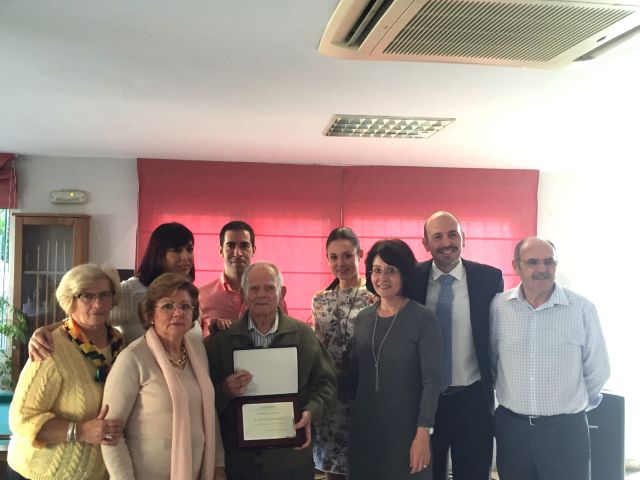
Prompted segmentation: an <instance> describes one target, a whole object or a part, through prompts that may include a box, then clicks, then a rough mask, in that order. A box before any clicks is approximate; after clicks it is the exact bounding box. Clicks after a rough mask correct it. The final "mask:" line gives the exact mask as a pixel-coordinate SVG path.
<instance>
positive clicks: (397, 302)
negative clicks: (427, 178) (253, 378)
mask: <svg viewBox="0 0 640 480" xmlns="http://www.w3.org/2000/svg"><path fill="white" fill-rule="evenodd" d="M415 264H416V259H415V257H414V255H413V252H412V251H411V249H410V248H409V246H408V245H407V244H406V243H404V242H403V241H402V240H381V241H379V242H376V243H375V244H374V245H373V247H372V248H371V250H370V251H369V253H368V254H367V257H366V260H365V266H366V269H367V278H366V284H367V288H368V289H369V291H371V292H373V293H375V294H376V295H377V296H378V297H379V298H380V301H379V302H377V303H375V304H374V305H372V306H371V307H368V308H366V309H364V310H362V311H361V312H360V313H359V314H358V316H357V317H356V320H355V345H354V349H353V352H352V355H351V364H350V366H349V371H348V375H346V376H345V377H344V382H345V386H351V388H352V391H355V397H354V400H353V404H352V409H351V413H352V416H351V430H350V436H349V478H351V479H365V478H366V479H380V480H389V479H393V480H402V479H421V480H422V479H431V478H432V472H431V466H430V439H429V432H430V428H431V427H433V423H434V419H435V411H436V407H437V403H438V395H439V392H440V368H441V366H440V362H441V359H440V355H441V350H442V344H441V339H440V330H439V328H438V325H437V323H436V320H435V317H434V315H433V313H431V312H429V311H428V310H427V309H426V308H425V307H424V306H423V305H421V304H419V303H418V302H416V301H415V300H412V298H415V297H416V294H415V293H414V292H413V291H412V289H413V288H415V287H414V286H415V281H414V276H415Z"/></svg>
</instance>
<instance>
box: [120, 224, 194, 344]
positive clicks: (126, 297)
mask: <svg viewBox="0 0 640 480" xmlns="http://www.w3.org/2000/svg"><path fill="white" fill-rule="evenodd" d="M163 273H180V274H182V275H186V276H187V277H189V279H190V280H191V281H193V280H194V279H195V267H194V265H193V233H191V230H189V229H188V228H187V227H185V226H184V225H182V224H181V223H177V222H171V223H163V224H162V225H160V226H158V227H157V228H156V229H155V230H154V231H153V233H152V234H151V237H150V238H149V243H147V248H146V250H145V252H144V255H143V256H142V260H141V261H140V266H139V267H138V270H137V272H136V275H135V276H133V277H131V278H129V279H127V280H125V281H123V282H122V283H121V287H122V301H121V302H120V305H118V306H117V307H116V308H114V309H113V310H112V311H111V315H110V317H109V319H110V321H111V324H112V325H114V326H116V327H118V328H119V329H120V330H121V331H122V335H123V337H124V339H125V341H126V342H127V345H128V344H130V343H131V342H132V341H133V340H135V339H136V338H138V337H140V336H142V335H143V334H144V328H143V326H142V322H141V319H140V316H139V312H138V304H139V303H140V301H141V300H142V298H143V297H144V295H145V293H146V292H147V287H149V285H150V284H151V282H153V281H154V280H155V279H156V278H157V277H159V276H160V275H162V274H163Z"/></svg>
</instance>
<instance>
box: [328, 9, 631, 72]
mask: <svg viewBox="0 0 640 480" xmlns="http://www.w3.org/2000/svg"><path fill="white" fill-rule="evenodd" d="M630 1H631V2H633V1H640V0H630ZM638 25H640V7H639V6H638V5H619V4H617V5H614V4H607V3H602V2H597V1H596V2H595V3H582V2H572V1H555V0H493V1H481V0H370V1H367V0H341V2H340V3H339V4H338V7H337V8H336V11H335V12H334V15H333V17H332V18H331V21H330V22H329V25H328V26H327V29H326V30H325V33H324V35H323V37H322V40H321V42H320V48H319V50H320V52H321V53H323V54H326V55H330V56H337V57H342V58H352V59H368V60H406V61H440V62H457V63H481V64H491V65H513V66H532V67H554V66H561V65H565V64H567V63H569V62H572V61H573V60H575V59H576V58H578V57H580V56H582V55H584V54H586V53H587V52H589V51H591V50H593V49H595V48H598V47H601V46H602V45H604V44H606V42H608V41H610V40H612V39H614V38H615V37H618V36H620V35H622V34H624V33H625V32H627V31H629V30H631V29H633V28H636V27H637V26H638Z"/></svg>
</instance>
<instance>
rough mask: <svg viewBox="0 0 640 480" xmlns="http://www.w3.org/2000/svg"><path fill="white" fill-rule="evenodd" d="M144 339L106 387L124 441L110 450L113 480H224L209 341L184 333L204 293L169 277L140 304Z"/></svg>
mask: <svg viewBox="0 0 640 480" xmlns="http://www.w3.org/2000/svg"><path fill="white" fill-rule="evenodd" d="M140 311H141V316H142V318H143V323H144V327H145V328H146V329H147V331H146V333H145V335H144V336H143V337H141V338H139V339H137V340H135V341H134V342H133V343H131V345H129V346H128V347H127V348H126V349H125V350H124V351H123V352H122V353H121V354H120V357H119V358H118V362H116V364H115V365H114V367H113V369H112V371H111V373H110V375H109V378H108V381H107V383H106V385H105V391H104V400H103V402H104V404H108V405H109V413H108V417H107V418H113V419H118V420H122V421H123V422H124V439H123V440H121V441H120V442H119V443H118V444H117V445H103V447H102V454H103V457H104V461H105V464H106V466H107V470H108V471H109V475H110V478H111V479H112V480H119V479H127V480H128V479H133V478H135V479H148V478H153V479H154V480H161V479H167V480H168V479H170V478H171V479H186V480H188V479H193V480H212V479H214V478H215V480H221V479H222V480H224V479H226V475H225V471H224V450H223V446H222V440H221V438H220V429H219V425H218V419H217V415H216V412H215V408H214V405H215V402H214V390H213V386H212V384H211V380H210V378H209V373H208V363H207V357H206V353H205V350H204V347H203V345H202V341H201V340H199V339H197V338H192V337H191V336H190V335H185V334H186V333H187V331H188V330H189V329H190V328H191V326H192V325H193V322H194V321H196V320H197V318H198V312H199V306H198V289H197V288H196V287H195V286H194V285H193V284H192V283H191V281H190V280H189V278H187V277H185V276H184V275H180V274H175V273H165V274H163V275H160V276H159V277H158V278H156V279H155V280H154V281H153V282H152V283H151V285H149V289H148V291H147V294H146V296H145V298H144V299H143V301H142V302H141V304H140Z"/></svg>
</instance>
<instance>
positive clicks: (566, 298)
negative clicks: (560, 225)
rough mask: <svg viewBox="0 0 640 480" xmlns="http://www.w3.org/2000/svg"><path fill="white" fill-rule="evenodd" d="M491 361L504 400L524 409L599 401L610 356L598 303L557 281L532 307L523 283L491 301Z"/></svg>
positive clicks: (544, 410) (571, 409) (563, 408)
mask: <svg viewBox="0 0 640 480" xmlns="http://www.w3.org/2000/svg"><path fill="white" fill-rule="evenodd" d="M490 312H491V313H490V315H491V317H490V318H491V361H492V367H493V374H494V378H495V382H496V396H497V399H498V403H500V405H502V406H504V407H506V408H508V409H509V410H512V411H514V412H517V413H520V414H523V415H541V416H542V415H558V414H561V413H577V412H581V411H583V410H590V409H592V408H594V407H596V406H597V405H598V404H599V403H600V400H601V398H602V395H601V394H600V390H601V389H602V387H603V386H604V384H605V382H606V381H607V379H608V378H609V359H608V356H607V348H606V346H605V342H604V337H603V335H602V329H601V328H600V322H599V320H598V313H597V311H596V308H595V306H594V305H593V304H592V303H591V302H590V301H589V300H587V299H586V298H584V297H582V296H580V295H578V294H576V293H574V292H572V291H570V290H567V289H566V288H562V287H560V286H559V285H558V284H557V283H556V284H555V288H554V290H553V292H552V294H551V296H550V298H549V299H548V300H547V301H546V302H545V303H544V304H543V305H541V306H539V307H538V308H533V307H532V306H531V305H530V304H529V303H528V302H527V301H526V300H525V298H524V295H523V293H522V290H521V287H520V285H519V286H518V287H516V288H514V289H513V290H509V291H508V292H504V293H500V294H498V295H496V297H495V298H494V299H493V301H492V302H491V311H490Z"/></svg>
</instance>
